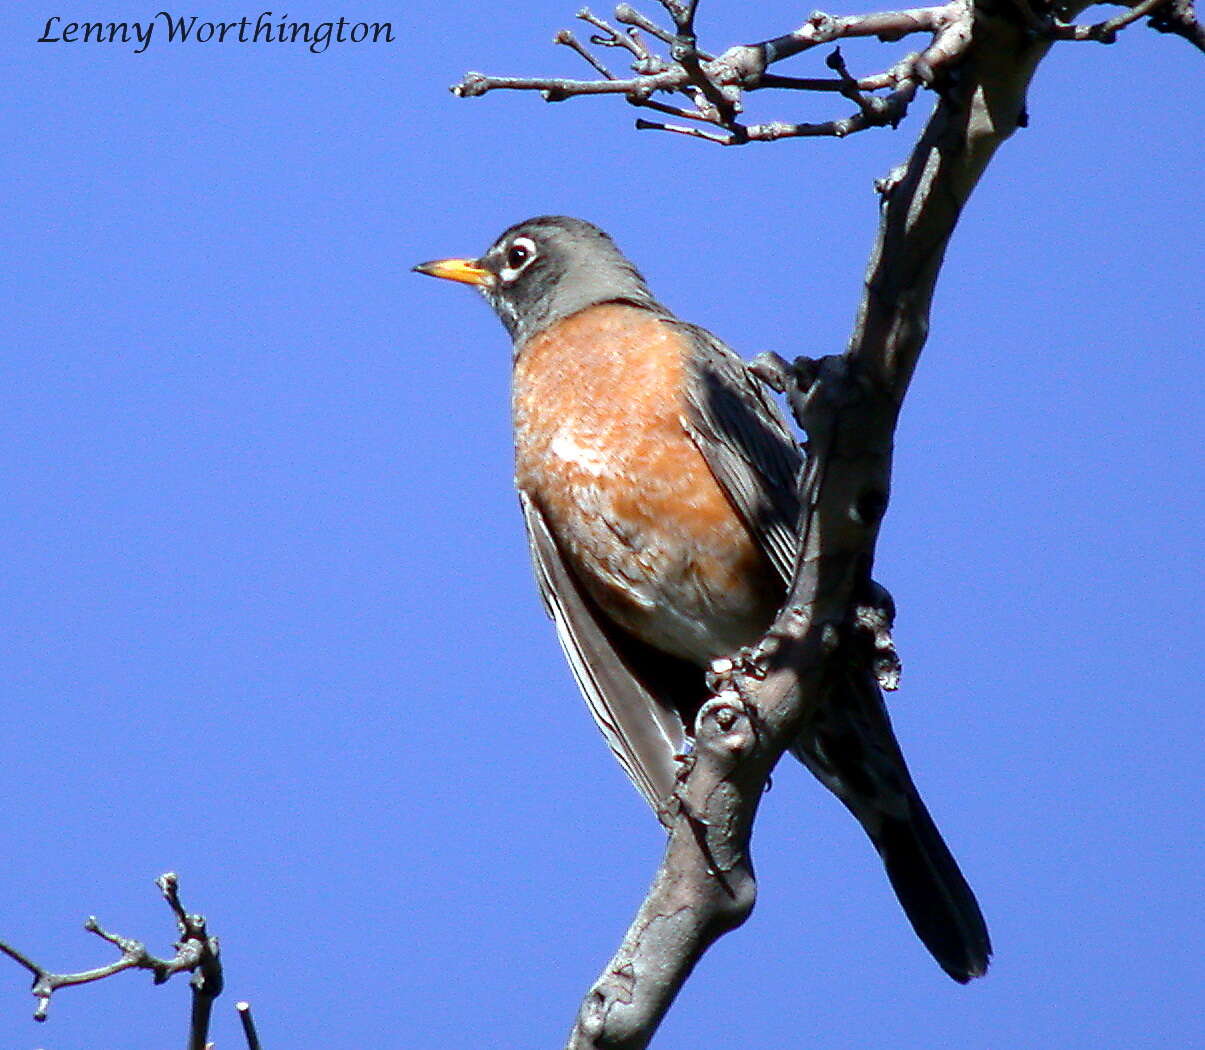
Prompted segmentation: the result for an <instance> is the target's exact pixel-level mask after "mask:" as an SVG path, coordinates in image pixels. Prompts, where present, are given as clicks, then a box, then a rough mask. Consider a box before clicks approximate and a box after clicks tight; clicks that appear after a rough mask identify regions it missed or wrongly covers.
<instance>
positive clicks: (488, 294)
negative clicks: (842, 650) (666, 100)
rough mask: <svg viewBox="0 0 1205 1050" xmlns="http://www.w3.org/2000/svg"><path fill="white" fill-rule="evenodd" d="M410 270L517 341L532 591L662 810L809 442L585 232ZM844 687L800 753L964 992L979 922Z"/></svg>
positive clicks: (519, 438)
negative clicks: (849, 816)
mask: <svg viewBox="0 0 1205 1050" xmlns="http://www.w3.org/2000/svg"><path fill="white" fill-rule="evenodd" d="M415 269H416V270H417V271H419V272H420V273H425V274H430V275H431V276H433V277H443V278H447V279H449V280H453V281H460V282H463V283H466V284H471V285H475V286H476V287H477V288H478V289H479V290H480V291H481V292H482V293H483V294H484V296H485V298H486V300H487V301H488V302H489V304H490V305H491V306H492V307H493V308H494V310H495V311H496V312H497V314H498V316H499V317H500V318H501V319H502V323H503V324H504V325H505V326H506V329H507V331H508V332H510V335H511V337H512V339H513V340H514V362H513V387H512V390H513V412H514V426H515V453H516V471H515V479H516V483H517V485H518V489H519V496H520V502H521V504H522V507H523V515H524V519H525V521H526V525H527V532H528V538H529V540H530V545H531V553H532V558H533V561H534V563H535V569H536V577H537V580H538V583H539V587H540V592H541V594H542V596H543V599H544V604H545V606H546V608H547V610H548V612H549V614H550V616H551V617H552V619H553V620H554V621H555V623H556V629H557V634H558V636H559V638H560V641H561V645H562V647H563V648H564V651H565V655H566V656H567V657H568V660H569V663H570V666H571V667H572V669H573V673H574V676H575V677H576V678H577V682H578V685H579V686H580V687H581V690H582V693H583V694H584V696H585V698H586V702H587V704H588V705H589V707H590V710H591V712H592V713H593V715H594V718H595V720H596V721H597V722H598V725H599V727H600V728H601V729H602V732H603V735H604V736H605V737H606V739H607V742H608V743H609V744H610V746H611V749H612V750H613V751H614V752H615V755H616V757H617V758H618V759H619V762H620V764H621V765H622V766H623V768H624V770H625V771H626V772H627V774H628V776H629V777H631V779H632V781H633V782H634V783H635V785H636V787H637V788H639V790H640V791H641V792H642V794H643V795H644V796H645V798H646V799H647V800H648V801H649V803H650V804H651V805H652V807H653V808H654V810H656V811H657V812H658V813H659V814H662V815H663V814H664V813H665V812H666V810H665V804H666V802H667V801H668V799H669V797H670V795H671V793H672V792H673V789H674V784H675V777H676V774H677V771H678V769H679V762H678V757H677V756H680V755H681V754H682V752H683V751H684V749H685V748H686V747H687V746H688V740H689V737H690V734H691V728H692V726H693V722H694V717H695V714H696V713H697V711H698V709H699V707H700V705H701V704H702V703H703V702H704V701H705V700H706V698H707V696H708V690H707V683H706V674H707V671H708V669H709V668H710V667H711V665H712V662H713V661H715V660H717V659H720V658H723V657H729V656H731V655H733V654H735V653H736V652H737V651H738V650H739V649H741V648H743V647H745V646H749V645H753V644H755V643H756V642H757V641H759V640H760V639H761V638H762V637H763V635H764V634H765V632H766V630H767V628H768V627H769V625H770V623H771V621H772V620H773V618H774V616H775V613H776V611H777V609H778V607H779V605H780V604H781V602H782V600H783V598H784V595H785V593H786V586H787V582H788V581H789V579H790V575H791V570H792V561H793V557H794V550H795V545H796V529H797V522H798V520H799V516H800V515H799V501H798V495H797V489H796V483H797V479H798V477H799V472H800V470H801V469H802V466H803V462H804V455H803V452H802V451H801V449H800V448H799V445H798V444H797V443H796V442H795V440H794V438H793V437H792V436H791V433H790V431H789V430H788V428H787V426H786V424H785V423H784V421H783V419H782V416H781V414H780V413H779V411H778V410H777V408H776V406H775V404H774V403H773V402H772V401H771V400H770V399H769V398H768V397H767V396H766V394H765V392H764V391H763V389H762V387H761V385H760V384H759V382H758V381H757V380H756V379H755V378H754V377H753V376H752V375H751V374H750V372H749V371H748V369H747V367H746V366H745V364H744V363H743V362H742V361H741V360H740V358H739V357H737V355H736V354H735V353H734V352H733V351H732V350H731V349H729V348H728V347H727V346H726V345H725V344H724V343H722V342H721V341H720V340H719V339H717V338H716V337H715V336H714V335H712V334H711V333H710V332H707V331H705V330H704V329H702V328H698V327H696V326H695V325H692V324H687V323H686V322H684V321H680V320H678V319H677V318H676V317H675V316H674V315H673V314H672V313H671V312H670V311H669V310H668V309H666V307H664V306H662V305H661V303H660V302H658V301H657V300H656V299H655V298H654V297H653V294H652V292H651V291H650V290H649V288H648V285H647V284H646V283H645V281H644V278H643V277H642V276H641V275H640V273H639V272H638V271H637V269H636V267H635V266H633V265H632V264H631V263H630V262H629V261H628V260H627V259H626V258H625V257H624V256H623V255H622V254H621V253H620V251H619V249H618V248H616V246H615V244H614V243H613V242H612V240H611V239H610V237H608V236H607V235H606V234H605V233H603V231H602V230H600V229H598V228H597V227H596V226H593V225H591V224H590V223H587V222H583V221H581V220H580V219H571V218H566V217H561V216H549V217H542V218H536V219H529V220H527V221H526V222H522V223H519V224H518V225H516V226H512V227H511V228H510V229H509V230H507V231H506V232H505V233H503V234H502V236H501V237H499V238H498V239H497V240H496V241H495V242H494V244H493V246H492V247H491V248H490V249H489V250H488V251H487V252H486V253H485V254H484V255H483V256H481V257H480V258H479V259H441V260H438V261H435V262H428V263H422V264H420V265H419V266H416V267H415ZM848 679H849V680H848V682H845V683H843V686H842V688H839V689H837V690H835V691H834V693H833V701H832V702H831V703H829V704H827V705H825V706H826V709H825V710H823V711H819V712H817V713H816V715H815V716H814V717H811V718H809V720H808V722H807V724H806V725H805V727H804V729H803V730H802V732H801V734H800V736H799V738H798V739H797V741H796V743H795V744H794V746H793V747H792V751H793V753H794V754H795V755H796V756H797V757H798V758H799V759H800V760H801V761H802V762H803V763H804V764H805V765H806V766H807V767H808V768H809V769H810V770H811V771H812V773H813V774H815V776H816V777H817V778H818V779H819V780H820V782H821V783H822V784H824V785H825V786H826V787H827V788H829V789H830V790H831V791H832V792H833V793H834V794H835V795H836V796H837V797H838V798H839V799H840V800H841V801H842V802H843V803H844V804H845V805H846V807H848V809H849V810H850V811H851V812H852V813H853V815H854V816H855V817H857V819H858V821H859V822H860V823H861V825H862V827H863V828H864V829H865V830H866V833H867V834H868V835H869V836H870V838H871V841H872V842H873V843H874V845H875V848H876V849H877V850H878V852H879V854H880V856H881V857H882V860H883V863H884V865H885V867H886V869H887V874H888V876H889V878H890V880H891V884H892V886H893V887H894V889H895V892H896V895H897V896H898V898H899V900H900V903H901V904H902V905H903V908H904V910H905V912H906V913H907V915H908V918H909V920H910V921H911V923H912V926H913V928H914V929H915V930H916V932H917V934H918V935H919V937H920V939H921V940H922V941H923V942H924V944H925V945H926V946H927V947H928V949H929V951H930V952H932V954H933V956H934V957H935V958H936V959H937V961H938V963H940V965H941V966H942V968H943V969H944V970H945V971H946V973H948V974H949V975H950V976H951V977H953V978H954V979H955V980H956V981H960V982H965V981H967V980H969V979H970V978H972V977H977V976H979V975H981V974H983V973H984V972H985V970H986V969H987V963H988V957H989V955H990V954H991V945H990V943H989V940H988V933H987V927H986V926H985V924H984V921H983V916H982V914H981V913H980V911H979V906H978V904H977V903H976V901H975V897H974V895H973V894H972V892H971V890H970V887H969V886H968V885H967V883H966V880H965V879H964V878H963V876H962V873H961V872H960V871H959V869H958V865H957V864H956V863H955V861H954V858H953V857H952V856H951V855H950V851H949V850H948V849H947V847H946V845H945V843H944V842H943V841H942V838H941V835H940V834H939V833H938V830H937V828H936V826H935V825H934V823H933V820H932V818H930V816H929V813H928V811H927V810H926V809H925V805H924V803H923V802H922V801H921V798H920V795H919V794H918V793H917V790H916V787H915V786H914V785H913V783H912V778H911V776H910V775H909V773H908V767H907V766H906V765H905V763H904V758H903V755H902V754H901V753H900V749H899V745H898V744H897V743H896V740H895V735H894V733H893V732H892V729H891V723H890V721H889V719H888V717H887V710H886V707H885V706H884V704H883V699H882V695H881V693H880V692H879V690H878V688H877V686H876V685H875V684H874V682H873V680H871V679H870V678H869V676H868V675H865V674H856V673H854V672H852V671H851V673H850V675H849V676H848Z"/></svg>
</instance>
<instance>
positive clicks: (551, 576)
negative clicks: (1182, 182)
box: [519, 492, 685, 822]
mask: <svg viewBox="0 0 1205 1050" xmlns="http://www.w3.org/2000/svg"><path fill="white" fill-rule="evenodd" d="M519 501H520V503H521V504H522V506H523V520H524V522H525V524H526V525H527V538H528V541H529V543H530V545H531V558H532V564H533V565H534V567H535V572H536V582H537V584H538V585H539V588H540V596H541V597H542V598H543V600H544V608H545V609H546V610H547V611H548V615H549V616H550V617H552V620H553V622H554V623H555V624H556V633H557V637H558V638H559V639H560V643H561V648H562V649H563V650H564V651H565V657H566V659H567V660H568V661H569V667H570V668H571V669H572V671H573V677H574V678H576V679H577V684H578V686H579V687H580V688H581V691H582V695H583V696H584V697H585V698H586V704H587V705H588V706H589V708H590V713H591V714H592V715H593V716H594V720H595V721H596V722H597V723H598V727H599V728H600V729H601V730H602V732H603V736H604V737H606V740H607V743H608V744H609V745H610V747H611V750H612V751H613V752H614V753H615V757H616V758H617V759H619V764H620V765H621V766H622V767H623V769H624V772H625V773H627V775H628V776H629V777H630V778H631V780H632V783H633V784H635V785H636V787H637V788H638V789H639V790H640V793H641V794H642V795H644V797H645V798H646V799H647V800H648V803H649V805H650V806H652V807H653V809H654V810H655V811H656V812H657V815H658V817H659V818H661V819H662V820H663V822H664V806H665V803H666V802H667V801H668V799H669V797H670V795H671V794H672V792H673V789H674V783H675V779H676V777H677V773H678V768H679V767H678V762H677V760H676V759H675V757H674V756H675V755H678V754H681V753H682V751H683V750H684V748H685V739H684V734H683V729H682V719H681V717H680V716H679V715H678V713H677V711H676V710H675V708H674V707H673V706H671V705H670V704H669V703H667V702H663V701H662V700H659V699H658V698H657V695H655V694H654V692H653V691H652V690H650V688H649V687H648V685H646V683H645V681H644V680H642V679H643V678H644V675H642V670H643V667H642V655H643V654H642V653H641V652H640V651H639V646H638V645H637V644H636V643H635V642H634V640H632V639H629V638H627V637H626V636H624V635H623V634H622V632H620V631H618V630H617V629H615V628H613V627H610V626H609V625H608V624H607V623H606V621H605V619H604V618H603V617H602V616H601V615H600V614H599V612H598V610H597V607H596V606H595V605H594V603H593V601H591V599H590V597H589V595H587V594H586V593H585V592H584V591H583V589H582V587H581V584H580V583H579V582H578V580H577V578H576V577H575V576H574V574H573V572H572V571H571V570H570V569H569V567H568V566H567V565H566V564H565V559H564V558H563V556H562V555H561V551H560V548H559V547H558V546H557V543H556V540H555V539H554V538H553V536H552V532H551V530H550V529H549V528H548V523H547V522H546V521H545V520H544V515H543V514H542V513H541V512H540V509H539V507H537V506H536V505H535V503H533V502H532V500H531V498H530V497H529V496H528V495H527V494H526V493H524V492H520V493H519Z"/></svg>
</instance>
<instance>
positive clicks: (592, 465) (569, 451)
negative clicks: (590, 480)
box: [549, 430, 606, 478]
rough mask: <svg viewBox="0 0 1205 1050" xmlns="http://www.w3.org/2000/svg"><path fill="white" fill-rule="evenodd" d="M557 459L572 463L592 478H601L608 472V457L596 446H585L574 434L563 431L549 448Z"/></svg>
mask: <svg viewBox="0 0 1205 1050" xmlns="http://www.w3.org/2000/svg"><path fill="white" fill-rule="evenodd" d="M549 448H550V449H551V451H552V454H553V455H554V456H556V457H557V459H561V460H564V461H565V462H566V463H572V464H573V465H574V466H576V467H578V468H579V469H581V470H583V471H585V472H586V473H587V474H589V475H590V476H591V477H594V478H597V477H600V476H601V475H602V474H603V473H604V472H605V470H606V457H605V456H604V455H603V453H602V450H601V449H599V448H598V447H597V446H596V445H583V444H582V443H581V442H580V441H578V440H577V438H575V437H574V436H573V435H572V434H568V433H566V432H565V431H563V430H562V431H561V432H560V433H559V434H557V436H556V437H554V438H553V439H552V444H551V445H550V446H549Z"/></svg>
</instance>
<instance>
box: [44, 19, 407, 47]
mask: <svg viewBox="0 0 1205 1050" xmlns="http://www.w3.org/2000/svg"><path fill="white" fill-rule="evenodd" d="M287 18H288V15H281V16H280V17H279V18H275V17H274V16H273V14H272V12H271V11H264V12H262V13H261V14H260V16H259V17H258V18H256V19H255V20H254V21H252V19H250V18H240V19H238V21H235V22H207V21H204V20H203V19H201V18H198V17H197V16H196V15H172V14H169V13H168V12H167V11H159V12H158V13H156V14H155V15H154V17H152V18H151V19H150V20H149V21H146V22H67V21H65V20H64V19H63V18H62V17H61V16H60V15H51V16H50V17H49V18H48V19H46V26H45V28H44V29H43V30H42V35H41V36H40V37H38V43H39V44H75V43H86V44H131V45H134V46H133V51H134V54H136V55H140V54H142V53H143V52H144V51H145V50H146V49H147V48H148V47H150V46H151V41H152V40H155V39H158V40H162V41H163V42H165V43H169V44H189V43H195V44H211V43H212V44H307V45H308V46H309V50H310V51H312V52H313V53H314V54H315V55H320V54H322V52H324V51H325V50H326V49H327V48H328V47H330V46H331V44H347V43H352V44H363V43H368V44H376V43H385V44H392V43H393V23H392V22H350V21H348V20H347V19H346V18H337V19H335V20H333V21H330V22H289V21H286V19H287Z"/></svg>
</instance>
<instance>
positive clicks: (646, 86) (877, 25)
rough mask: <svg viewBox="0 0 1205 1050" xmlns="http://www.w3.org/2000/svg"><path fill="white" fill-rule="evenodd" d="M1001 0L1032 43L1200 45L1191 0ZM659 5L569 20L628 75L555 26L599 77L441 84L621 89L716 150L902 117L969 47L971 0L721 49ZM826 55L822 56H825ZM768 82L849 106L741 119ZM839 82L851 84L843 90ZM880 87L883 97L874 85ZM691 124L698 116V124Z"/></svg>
mask: <svg viewBox="0 0 1205 1050" xmlns="http://www.w3.org/2000/svg"><path fill="white" fill-rule="evenodd" d="M1001 2H1011V3H1012V4H1013V6H1014V8H1015V13H1016V14H1017V15H1019V16H1020V18H1021V19H1022V20H1023V21H1024V24H1025V25H1026V26H1027V28H1028V30H1029V31H1030V33H1031V34H1032V35H1033V36H1034V37H1037V38H1039V39H1046V40H1066V41H1097V42H1101V43H1112V42H1113V41H1114V40H1116V38H1117V33H1118V32H1119V31H1120V30H1122V29H1124V28H1125V27H1126V26H1129V25H1131V24H1133V23H1134V22H1136V21H1138V20H1139V19H1141V18H1143V17H1147V16H1149V17H1150V19H1151V25H1152V26H1153V27H1154V28H1156V29H1159V30H1160V31H1162V32H1169V33H1177V34H1178V35H1180V36H1183V37H1185V38H1186V39H1188V40H1190V41H1191V42H1193V43H1194V44H1196V45H1197V46H1198V47H1201V48H1202V49H1203V50H1205V32H1203V31H1202V29H1201V26H1200V25H1199V23H1197V21H1196V15H1195V11H1194V9H1193V6H1192V5H1193V0H1135V2H1133V3H1132V4H1129V5H1127V6H1128V8H1129V9H1128V10H1127V11H1125V12H1124V13H1122V14H1120V15H1117V16H1116V17H1114V18H1111V19H1108V20H1107V21H1104V22H1099V23H1095V24H1092V25H1076V24H1074V23H1071V22H1067V21H1062V20H1061V19H1060V18H1059V17H1056V16H1055V15H1054V14H1053V13H1052V12H1051V10H1050V8H1049V7H1048V6H1047V5H1046V4H1045V3H1041V4H1040V6H1036V5H1035V4H1034V3H1033V2H1031V0H1001ZM661 6H662V7H663V8H665V9H666V11H667V12H669V14H670V17H671V18H672V19H673V20H674V26H675V28H674V31H673V32H670V31H668V30H665V29H662V28H661V27H659V26H658V25H656V23H654V22H653V21H652V20H651V19H649V18H647V17H645V16H644V15H642V14H640V13H639V12H638V11H636V10H635V9H634V8H632V7H631V6H630V5H628V4H620V5H619V6H618V7H617V8H616V9H615V19H616V21H617V22H619V23H620V24H622V25H627V26H629V27H631V28H630V29H629V30H628V31H627V32H623V31H621V30H620V29H618V28H616V27H615V26H613V25H611V24H610V23H608V22H606V21H604V20H603V19H601V18H599V17H597V16H596V15H594V14H593V13H592V12H590V11H589V10H587V9H583V10H582V11H580V12H578V17H579V18H580V19H582V20H583V21H585V22H587V23H588V24H589V25H591V26H593V27H594V28H595V29H597V30H598V32H597V33H595V34H592V35H591V37H590V43H591V44H593V45H595V46H597V47H609V48H620V49H623V50H626V51H628V52H629V53H630V54H631V56H632V62H631V69H632V72H633V73H634V74H635V75H634V76H629V77H619V76H616V75H615V74H613V73H612V72H611V71H610V70H609V69H608V68H607V67H606V66H604V65H603V64H602V63H601V62H600V61H599V60H598V59H597V58H595V57H594V56H593V55H591V54H590V52H589V50H588V49H587V48H586V47H585V46H584V45H583V44H582V43H581V42H580V41H578V40H577V39H576V38H575V37H574V36H573V34H572V33H571V32H569V31H568V30H562V31H561V32H559V33H557V34H556V36H555V37H554V42H555V43H558V44H564V45H566V46H568V47H570V48H572V49H573V50H574V51H575V52H577V54H578V55H580V56H581V57H582V58H583V60H585V61H586V62H587V63H588V64H589V65H590V67H591V68H592V69H593V70H594V71H595V72H596V73H598V74H599V76H600V77H601V79H600V80H576V79H572V78H563V77H495V76H486V75H485V74H484V73H475V72H474V73H466V74H465V76H464V77H463V79H462V80H461V81H460V83H458V84H456V85H454V86H453V88H452V91H453V92H454V93H456V94H457V95H459V96H461V97H463V98H470V97H476V96H478V95H484V94H486V93H487V92H490V91H499V90H510V91H538V92H540V94H541V95H542V96H543V98H544V99H545V100H546V101H548V102H562V101H564V100H566V99H569V98H574V97H576V96H580V95H603V94H606V95H622V96H623V97H624V98H625V99H626V100H627V101H628V102H630V103H631V104H632V105H635V106H640V107H644V108H648V109H653V110H656V111H658V112H661V113H666V114H668V115H670V116H675V117H677V118H679V119H681V120H688V121H691V122H692V124H690V125H681V124H666V123H663V122H660V121H652V120H643V119H641V120H637V121H636V127H637V128H639V129H642V130H645V129H647V130H656V131H670V132H675V133H677V134H681V135H688V136H691V137H693V138H699V139H704V140H706V141H709V142H716V143H719V144H721V145H725V146H742V145H746V144H748V143H750V142H773V141H776V140H778V139H784V138H803V137H813V136H819V135H829V136H836V137H844V136H846V135H851V134H853V133H855V132H858V131H864V130H866V129H868V128H872V127H884V126H891V127H894V126H896V125H898V124H899V122H900V120H901V119H902V118H903V117H904V116H905V115H906V113H907V111H908V107H909V106H910V104H911V103H912V100H913V99H914V98H915V96H916V93H917V91H918V90H919V89H920V88H921V87H931V88H937V89H938V90H940V88H941V85H942V80H941V77H942V75H943V71H944V70H945V69H948V68H950V67H951V66H953V65H955V64H956V63H958V62H959V61H961V60H962V59H963V58H964V57H965V55H966V52H967V50H968V49H969V47H970V46H971V28H972V26H973V24H974V7H973V5H972V3H971V0H950V2H949V3H947V4H944V5H942V6H938V7H918V8H911V9H908V10H903V11H881V12H872V13H870V14H863V15H843V16H835V15H829V14H825V13H824V12H821V11H817V12H815V13H814V14H812V15H811V16H810V17H809V18H808V20H807V21H806V22H804V23H803V25H801V26H800V27H799V28H797V29H795V30H793V31H792V32H790V33H786V34H783V35H782V36H778V37H774V38H772V39H769V40H764V41H762V42H761V43H758V44H746V45H740V46H737V47H732V48H729V49H728V50H727V51H725V52H724V53H723V54H721V55H719V56H718V57H717V56H714V55H712V54H710V53H709V52H706V51H703V50H701V49H700V48H699V47H698V45H697V40H696V36H695V28H694V19H695V12H696V7H697V4H696V3H679V2H677V0H661ZM1084 6H1087V5H1086V4H1084V3H1078V4H1076V5H1075V6H1074V8H1072V7H1070V6H1068V5H1062V6H1061V7H1060V8H1059V9H1058V10H1059V14H1060V16H1061V17H1062V18H1070V17H1072V14H1073V10H1074V11H1078V10H1079V9H1080V8H1082V7H1084ZM638 31H643V32H645V33H647V34H648V35H649V36H651V37H653V38H655V39H657V40H659V41H661V42H662V43H664V44H667V45H668V46H669V49H670V54H669V57H668V58H662V57H661V56H658V55H655V54H653V53H652V52H651V51H650V50H649V49H648V47H647V46H646V45H645V44H644V42H643V40H642V39H641V38H640V37H639V35H638ZM917 33H921V34H928V35H929V36H930V41H929V43H928V44H927V45H926V46H925V47H924V48H922V49H921V50H920V51H918V52H914V53H912V54H909V55H907V56H905V57H904V58H903V59H902V60H900V61H899V62H897V63H896V64H895V65H894V66H892V67H890V68H888V69H886V70H884V71H882V72H880V73H874V74H868V75H866V76H863V77H859V78H854V77H851V76H849V75H848V74H845V75H843V76H840V77H838V78H837V79H835V80H834V79H828V78H816V77H788V76H780V75H778V74H774V73H769V72H767V71H768V69H769V67H770V66H771V65H773V64H775V63H777V62H782V61H784V60H786V59H788V58H792V57H794V56H796V55H799V54H801V53H803V52H805V51H809V50H811V49H812V48H815V47H818V46H821V45H824V44H829V43H833V42H834V41H838V40H843V39H848V38H854V37H869V36H873V37H877V38H878V39H880V40H883V41H895V40H900V39H902V38H904V37H906V36H911V35H914V34H917ZM832 62H833V59H832V56H830V59H829V64H830V66H831V65H832ZM767 88H777V89H781V90H789V91H812V92H828V93H834V92H835V93H839V94H842V95H845V96H846V97H847V98H850V99H851V100H852V101H854V102H855V103H856V104H857V105H858V110H857V112H855V113H854V114H852V115H849V116H844V117H838V118H834V119H831V120H827V121H820V122H796V121H782V120H776V121H771V122H769V123H764V124H743V123H741V122H740V120H739V119H738V118H739V115H740V113H741V112H742V110H743V109H744V102H743V96H744V93H745V92H749V91H758V90H763V89H767ZM851 88H852V89H855V92H854V93H851ZM878 91H886V92H888V94H886V95H876V94H874V92H878ZM658 93H665V94H671V95H672V94H679V95H682V96H684V98H685V99H686V100H687V103H688V104H687V105H673V104H669V103H666V102H663V101H659V100H656V99H654V98H653V96H654V95H656V94H658ZM700 124H710V125H712V126H713V127H714V128H716V129H717V130H715V131H709V130H706V129H704V128H702V127H699V126H698V125H700Z"/></svg>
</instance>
